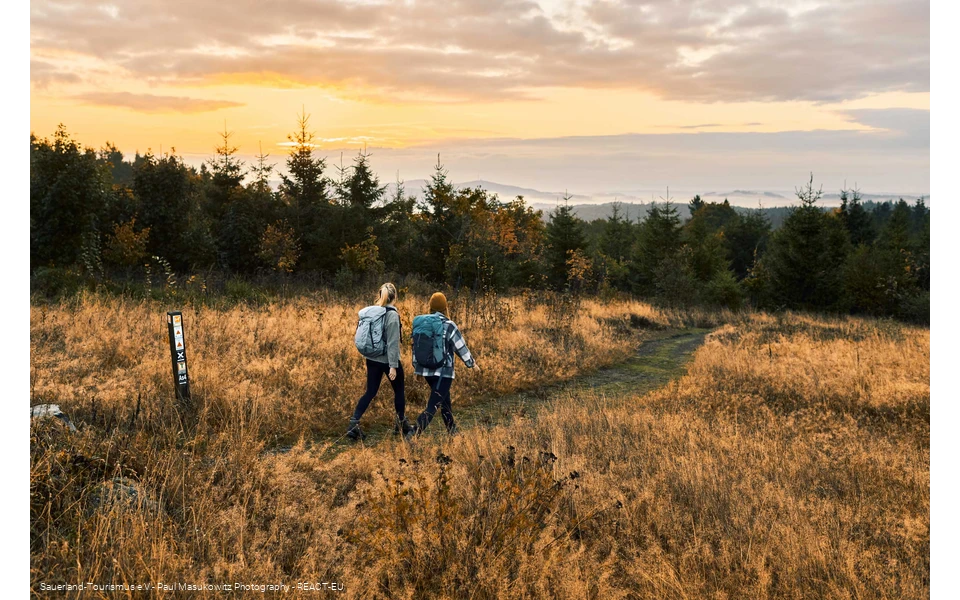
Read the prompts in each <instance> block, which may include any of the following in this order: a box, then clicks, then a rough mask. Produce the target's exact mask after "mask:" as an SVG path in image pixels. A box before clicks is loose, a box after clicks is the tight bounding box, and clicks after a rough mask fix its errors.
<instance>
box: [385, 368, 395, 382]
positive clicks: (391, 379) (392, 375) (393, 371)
mask: <svg viewBox="0 0 960 600" xmlns="http://www.w3.org/2000/svg"><path fill="white" fill-rule="evenodd" d="M387 377H389V378H390V381H393V380H394V379H396V378H397V368H396V367H390V374H389V375H387Z"/></svg>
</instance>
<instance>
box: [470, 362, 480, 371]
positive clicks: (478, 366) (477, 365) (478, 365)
mask: <svg viewBox="0 0 960 600" xmlns="http://www.w3.org/2000/svg"><path fill="white" fill-rule="evenodd" d="M472 368H473V369H474V370H475V371H478V372H479V371H480V363H478V362H474V363H473V367H472Z"/></svg>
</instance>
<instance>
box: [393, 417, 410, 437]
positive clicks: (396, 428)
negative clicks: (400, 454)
mask: <svg viewBox="0 0 960 600" xmlns="http://www.w3.org/2000/svg"><path fill="white" fill-rule="evenodd" d="M412 430H413V425H411V424H410V421H408V420H407V418H406V417H403V418H402V419H400V418H397V419H394V422H393V433H394V435H407V434H408V433H410V431H412Z"/></svg>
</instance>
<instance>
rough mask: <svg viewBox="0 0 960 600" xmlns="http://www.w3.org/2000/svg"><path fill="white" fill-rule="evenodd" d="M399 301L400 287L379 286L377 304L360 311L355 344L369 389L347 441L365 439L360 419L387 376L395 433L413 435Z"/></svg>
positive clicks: (358, 402) (358, 401) (360, 405)
mask: <svg viewBox="0 0 960 600" xmlns="http://www.w3.org/2000/svg"><path fill="white" fill-rule="evenodd" d="M396 299H397V287H396V286H395V285H393V284H392V283H385V284H383V285H382V286H380V290H379V292H378V293H377V301H376V303H375V304H374V305H372V306H368V307H366V308H364V309H363V310H361V311H360V314H359V317H360V318H359V321H358V322H357V332H356V334H355V336H354V343H355V344H356V346H357V350H359V351H360V354H362V355H363V356H364V358H366V367H367V387H366V390H365V391H364V393H363V395H362V396H360V399H359V400H357V407H356V409H354V411H353V416H352V417H350V422H349V424H348V425H347V437H349V438H351V439H355V440H360V439H363V438H364V437H365V436H364V433H363V431H362V430H361V429H360V418H361V417H362V416H363V413H364V412H366V410H367V407H369V406H370V401H371V400H373V397H374V396H376V395H377V392H378V391H379V390H380V382H381V381H382V380H383V376H384V375H386V376H387V379H389V380H390V387H392V388H393V407H394V410H396V413H397V414H396V421H395V422H394V433H400V434H406V433H407V432H409V431H411V429H412V428H411V427H410V422H409V421H407V417H406V416H405V414H404V411H405V409H406V400H405V398H404V394H403V364H402V363H401V362H400V334H401V331H400V313H398V312H397V308H396V307H395V306H394V305H393V303H394V301H395V300H396Z"/></svg>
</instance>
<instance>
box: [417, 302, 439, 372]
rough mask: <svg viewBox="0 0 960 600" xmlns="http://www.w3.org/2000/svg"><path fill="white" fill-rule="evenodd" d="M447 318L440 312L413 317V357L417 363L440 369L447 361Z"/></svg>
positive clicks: (421, 365) (428, 367) (425, 366)
mask: <svg viewBox="0 0 960 600" xmlns="http://www.w3.org/2000/svg"><path fill="white" fill-rule="evenodd" d="M445 321H446V319H445V318H444V317H443V315H441V314H439V313H433V314H430V315H418V316H416V317H414V318H413V358H414V360H415V361H416V363H417V365H418V366H420V367H424V368H427V369H439V368H440V367H442V366H443V365H444V364H445V363H446V361H447V344H446V338H445V337H444V335H443V333H444V332H443V329H444V327H443V324H444V322H445Z"/></svg>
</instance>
